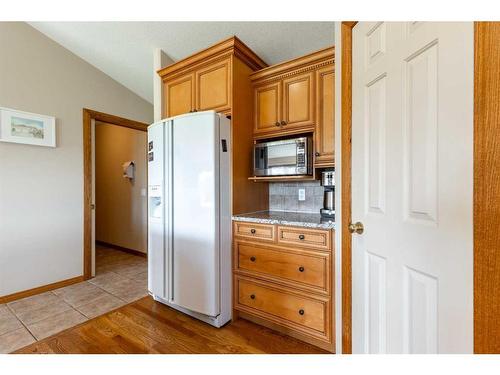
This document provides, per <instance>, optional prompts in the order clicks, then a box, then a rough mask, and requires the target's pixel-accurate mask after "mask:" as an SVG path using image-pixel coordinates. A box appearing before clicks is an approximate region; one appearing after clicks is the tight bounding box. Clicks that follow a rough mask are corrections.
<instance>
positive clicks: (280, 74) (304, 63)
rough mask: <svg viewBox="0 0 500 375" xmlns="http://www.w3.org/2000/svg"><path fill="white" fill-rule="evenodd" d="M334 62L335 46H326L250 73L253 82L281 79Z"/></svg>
mask: <svg viewBox="0 0 500 375" xmlns="http://www.w3.org/2000/svg"><path fill="white" fill-rule="evenodd" d="M334 63H335V47H328V48H325V49H322V50H320V51H317V52H313V53H310V54H308V55H306V56H302V57H299V58H296V59H293V60H289V61H285V62H283V63H280V64H276V65H273V66H270V67H268V68H265V69H261V70H259V71H258V72H255V73H253V74H251V75H250V80H251V81H252V82H253V83H257V82H256V81H258V83H259V84H260V83H263V82H270V81H273V80H281V79H284V78H287V77H290V76H293V75H297V74H301V73H305V72H309V71H313V70H317V69H319V68H322V67H324V66H327V65H332V64H334Z"/></svg>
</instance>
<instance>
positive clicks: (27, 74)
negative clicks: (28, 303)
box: [0, 22, 153, 296]
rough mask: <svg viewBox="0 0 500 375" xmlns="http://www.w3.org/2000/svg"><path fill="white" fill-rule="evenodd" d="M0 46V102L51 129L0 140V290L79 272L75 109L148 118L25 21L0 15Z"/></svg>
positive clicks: (139, 102) (125, 93) (112, 84)
mask: <svg viewBox="0 0 500 375" xmlns="http://www.w3.org/2000/svg"><path fill="white" fill-rule="evenodd" d="M110 48H111V47H110ZM0 51H2V52H1V58H0V106H2V107H8V108H15V109H19V110H24V111H28V112H34V113H40V114H45V115H51V116H55V117H56V128H57V147H56V148H49V147H37V146H28V145H20V144H9V143H1V142H0V296H2V295H7V294H11V293H14V292H18V291H22V290H26V289H30V288H34V287H37V286H41V285H46V284H50V283H53V282H56V281H60V280H64V279H68V278H72V277H75V276H80V275H82V269H83V145H82V143H83V141H82V108H83V107H87V108H91V109H94V110H98V111H101V112H106V113H110V114H113V115H117V116H121V117H125V118H129V119H133V120H138V121H142V122H146V123H150V122H152V119H153V107H152V105H151V104H150V103H148V102H146V101H145V100H143V99H141V98H140V97H138V96H137V95H135V94H134V93H132V92H131V91H130V90H128V89H126V88H125V87H124V86H122V85H120V84H119V83H117V82H116V81H114V80H112V79H111V78H110V77H109V76H107V75H105V74H104V73H102V72H101V71H99V70H98V69H96V68H94V67H93V66H91V65H90V64H88V63H86V62H85V61H83V60H82V59H80V58H78V57H77V56H75V55H74V54H72V53H71V52H69V51H68V50H66V49H64V48H63V47H61V46H60V45H58V44H57V43H55V42H54V41H52V40H51V39H49V38H47V37H46V36H44V35H43V34H41V33H39V32H38V31H36V30H35V29H33V28H32V27H31V26H29V25H27V24H25V23H18V22H14V23H10V22H0Z"/></svg>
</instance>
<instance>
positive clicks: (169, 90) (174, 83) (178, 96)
mask: <svg viewBox="0 0 500 375" xmlns="http://www.w3.org/2000/svg"><path fill="white" fill-rule="evenodd" d="M164 87H165V89H164V91H165V96H166V100H165V113H166V117H172V116H177V115H181V114H183V113H188V112H191V111H192V110H193V109H195V101H194V92H195V91H194V90H195V89H194V74H186V75H185V76H181V77H180V78H177V79H173V80H171V81H166V82H165V83H164Z"/></svg>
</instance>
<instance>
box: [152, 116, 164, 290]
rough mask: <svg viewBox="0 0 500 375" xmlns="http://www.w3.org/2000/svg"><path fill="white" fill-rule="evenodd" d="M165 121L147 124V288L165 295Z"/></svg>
mask: <svg viewBox="0 0 500 375" xmlns="http://www.w3.org/2000/svg"><path fill="white" fill-rule="evenodd" d="M163 129H164V124H163V123H156V124H153V125H151V126H149V127H148V289H149V291H150V292H151V293H152V294H153V295H155V296H159V297H161V298H166V285H165V282H166V278H165V260H166V257H165V224H164V221H165V202H164V198H165V195H164V174H163V163H164V133H163Z"/></svg>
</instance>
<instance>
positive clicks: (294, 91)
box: [281, 72, 314, 130]
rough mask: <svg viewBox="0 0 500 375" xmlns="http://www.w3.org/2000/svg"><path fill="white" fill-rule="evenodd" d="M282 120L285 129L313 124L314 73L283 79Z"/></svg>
mask: <svg viewBox="0 0 500 375" xmlns="http://www.w3.org/2000/svg"><path fill="white" fill-rule="evenodd" d="M281 121H283V122H282V123H281V125H282V126H283V128H284V129H285V130H287V129H289V128H291V127H304V126H313V125H314V73H312V72H311V73H306V74H299V75H296V76H293V77H290V78H287V79H284V80H283V115H282V119H281Z"/></svg>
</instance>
